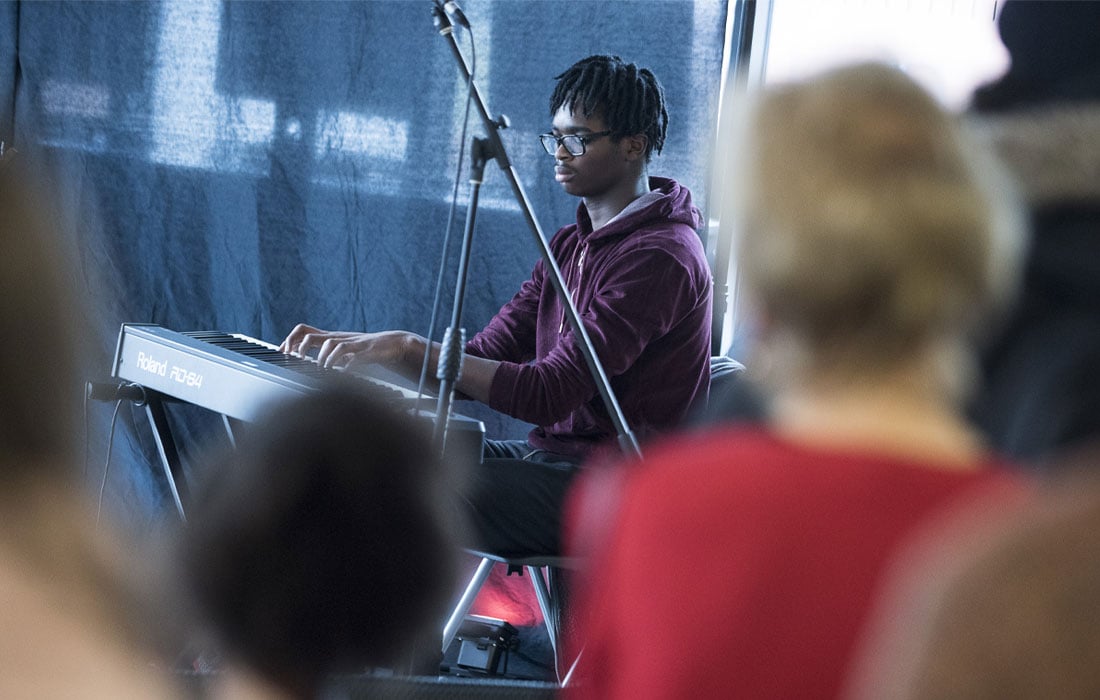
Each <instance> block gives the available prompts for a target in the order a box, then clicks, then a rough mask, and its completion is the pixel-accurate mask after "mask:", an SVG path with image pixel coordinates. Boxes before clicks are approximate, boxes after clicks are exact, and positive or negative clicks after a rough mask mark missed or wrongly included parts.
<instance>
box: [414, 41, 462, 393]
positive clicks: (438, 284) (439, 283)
mask: <svg viewBox="0 0 1100 700" xmlns="http://www.w3.org/2000/svg"><path fill="white" fill-rule="evenodd" d="M466 34H467V35H468V36H469V37H470V77H469V78H468V79H467V81H466V109H465V112H464V114H463V117H462V133H461V135H460V136H459V152H458V167H457V168H456V169H455V182H454V188H453V189H452V190H451V206H450V210H449V211H448V213H447V228H446V231H445V232H444V234H443V252H442V255H441V256H440V260H439V274H438V275H437V276H436V281H435V298H434V299H433V300H432V313H431V317H430V319H429V320H428V334H427V343H426V344H425V346H424V360H423V362H422V363H421V365H420V381H419V383H418V384H417V387H416V406H415V408H414V410H415V413H417V414H419V413H420V402H421V400H422V399H423V398H424V384H425V382H426V381H427V378H428V364H429V362H430V361H431V354H432V337H433V336H434V335H435V330H436V328H435V326H436V321H437V318H438V315H439V304H440V299H441V297H442V295H443V273H444V272H445V271H446V267H447V251H448V250H449V249H450V247H451V230H452V228H453V226H454V220H455V209H456V208H457V203H458V188H459V184H460V183H461V182H462V166H463V164H464V162H465V157H466V131H467V129H468V128H469V124H470V103H471V101H472V99H473V94H474V74H475V73H476V72H477V45H476V44H475V43H474V35H473V32H470V31H467V32H466Z"/></svg>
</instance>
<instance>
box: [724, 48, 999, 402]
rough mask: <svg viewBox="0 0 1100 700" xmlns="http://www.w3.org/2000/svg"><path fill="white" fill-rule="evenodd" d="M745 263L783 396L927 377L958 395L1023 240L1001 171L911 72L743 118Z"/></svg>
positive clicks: (775, 95)
mask: <svg viewBox="0 0 1100 700" xmlns="http://www.w3.org/2000/svg"><path fill="white" fill-rule="evenodd" d="M747 119H748V132H747V133H749V134H751V135H752V136H751V138H748V139H745V140H744V148H745V151H744V152H743V153H742V158H743V162H742V163H741V169H740V174H741V178H740V181H739V182H738V187H737V190H736V191H737V193H738V195H739V199H738V201H737V203H736V205H735V207H736V209H735V210H736V211H739V212H740V213H739V216H740V217H741V220H740V221H739V222H738V223H739V229H740V230H739V235H740V240H739V257H738V264H739V266H740V269H741V271H742V272H741V274H742V276H743V277H742V279H743V282H744V285H745V288H746V290H747V294H748V296H749V303H750V305H751V306H752V307H753V309H754V311H755V312H756V314H758V316H759V319H758V320H759V322H760V323H761V326H762V341H763V344H762V347H761V348H760V349H759V352H758V354H759V355H760V356H761V358H760V359H761V360H762V361H763V362H764V363H765V364H766V365H767V367H768V376H767V379H768V381H769V383H771V384H772V386H773V387H774V388H777V389H782V388H784V387H787V386H793V385H799V384H803V385H810V386H812V385H815V384H816V385H819V386H826V385H828V384H829V383H832V384H836V383H837V382H839V383H841V384H845V385H846V384H850V383H856V384H858V383H875V382H877V381H880V380H882V379H884V378H889V377H891V376H892V375H896V374H897V373H899V372H905V373H911V372H914V371H915V372H916V373H917V375H919V376H921V377H922V381H924V382H927V383H928V384H929V386H931V387H934V389H935V390H938V391H940V392H946V393H947V394H948V395H950V396H952V397H954V398H958V397H959V395H960V394H961V393H962V392H963V391H964V389H965V388H966V387H967V383H968V376H967V363H966V362H965V361H964V360H965V357H966V353H965V352H963V351H964V350H966V349H967V346H968V344H969V341H970V340H971V339H972V336H973V334H974V332H975V331H977V330H978V329H979V328H980V326H981V325H982V323H983V322H984V321H986V320H987V319H988V316H989V315H990V313H991V312H992V311H993V310H995V309H996V308H998V307H999V306H1001V305H1002V304H1003V302H1005V300H1006V299H1007V298H1008V297H1009V295H1010V292H1011V291H1012V287H1013V284H1014V281H1015V279H1016V275H1015V272H1016V267H1017V259H1018V257H1019V252H1020V251H1019V248H1020V245H1021V237H1020V235H1019V228H1018V223H1017V219H1018V216H1017V214H1016V211H1015V206H1014V205H1012V204H1011V200H1010V199H1008V198H1007V197H1005V196H1004V195H1002V194H1000V193H999V189H998V188H999V187H1000V186H1001V185H1002V183H1001V182H999V181H994V180H993V179H992V178H991V173H992V172H994V171H993V169H991V168H988V167H987V166H986V164H985V162H984V159H983V158H982V157H981V156H980V154H978V153H977V152H975V150H974V149H972V148H971V147H970V146H969V145H968V144H967V143H966V142H965V141H964V137H963V133H962V132H961V130H960V127H959V125H958V124H957V123H956V118H955V117H954V116H953V115H951V114H949V113H948V112H946V111H945V110H944V109H943V108H942V107H941V106H940V105H939V104H938V103H937V102H936V101H935V100H934V99H933V98H932V97H931V96H930V95H929V94H928V93H927V92H926V91H925V90H923V89H921V88H920V87H919V86H918V85H917V84H915V83H914V82H913V81H912V80H911V79H910V78H908V77H907V76H905V75H904V74H903V73H902V72H900V71H898V70H894V69H892V68H889V67H886V66H883V65H877V64H864V65H857V66H852V67H846V68H841V69H838V70H834V71H831V72H829V73H827V74H825V75H823V76H821V77H819V78H818V79H815V80H812V81H807V82H804V83H799V84H794V85H790V86H779V87H776V88H774V89H772V90H769V92H768V93H766V97H764V98H763V99H761V100H760V101H759V102H758V103H757V104H756V105H755V107H754V108H752V109H751V111H750V112H749V114H748V115H747Z"/></svg>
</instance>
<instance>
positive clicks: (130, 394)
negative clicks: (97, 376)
mask: <svg viewBox="0 0 1100 700" xmlns="http://www.w3.org/2000/svg"><path fill="white" fill-rule="evenodd" d="M85 391H86V392H87V396H88V398H89V399H91V400H92V401H121V400H123V399H128V400H130V401H135V402H137V403H138V404H139V405H140V404H142V403H145V388H144V387H143V386H141V385H140V384H131V383H130V382H121V383H116V382H88V383H87V384H86V385H85Z"/></svg>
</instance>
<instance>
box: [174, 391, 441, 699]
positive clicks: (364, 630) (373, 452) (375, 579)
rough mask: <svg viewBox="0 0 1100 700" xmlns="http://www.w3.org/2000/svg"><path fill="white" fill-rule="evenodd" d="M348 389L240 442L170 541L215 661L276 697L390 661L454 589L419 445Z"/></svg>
mask: <svg viewBox="0 0 1100 700" xmlns="http://www.w3.org/2000/svg"><path fill="white" fill-rule="evenodd" d="M411 421H412V419H411V418H410V417H408V416H407V415H405V414H400V413H397V412H394V411H392V410H391V409H390V408H389V407H386V406H383V405H382V404H380V403H377V402H376V401H375V400H374V399H372V398H368V397H367V396H365V395H364V394H363V393H362V392H361V391H359V390H358V389H357V388H354V387H352V386H350V385H345V384H343V383H341V384H333V385H332V386H329V387H328V388H327V389H326V390H325V391H322V392H320V393H318V394H315V395H311V396H307V397H303V398H300V399H296V400H294V401H292V402H289V403H286V404H283V405H280V406H277V407H275V408H274V410H272V411H271V412H270V414H269V415H268V416H267V417H266V418H265V419H263V420H261V421H259V422H258V423H256V424H255V425H253V426H251V430H250V431H249V432H246V433H244V434H243V436H242V439H241V440H240V441H239V443H238V447H237V450H236V452H235V453H232V454H227V455H225V456H224V457H223V458H221V459H220V460H217V461H215V462H214V463H213V464H210V465H208V466H209V468H210V474H211V477H212V478H211V479H210V480H209V481H208V482H207V483H206V488H205V490H204V492H203V494H202V497H201V498H200V499H198V500H197V502H196V503H195V505H194V507H193V508H192V515H191V517H190V519H189V525H188V527H187V528H186V530H185V531H184V532H183V533H182V535H181V536H182V538H183V539H182V542H181V555H182V556H181V563H182V566H183V571H184V576H185V578H186V579H187V583H188V584H189V585H190V587H191V588H192V589H193V590H194V592H195V595H196V598H197V603H198V605H199V607H200V608H201V609H202V610H203V611H204V612H205V614H206V616H207V617H208V618H209V621H210V623H211V625H212V627H213V632H214V634H215V635H216V636H218V637H220V639H221V641H222V644H223V646H224V652H225V659H226V661H227V662H231V663H233V664H235V665H236V666H238V667H242V666H243V668H244V669H246V670H247V671H249V672H251V674H252V675H253V676H254V677H256V676H258V677H259V678H261V679H263V680H264V681H265V682H266V683H267V684H268V685H269V686H272V687H275V688H277V689H280V690H281V691H282V692H284V693H285V694H286V695H288V696H298V697H310V696H312V695H313V694H314V693H315V692H317V690H318V686H319V684H320V683H322V682H323V680H324V678H325V676H326V675H327V674H329V673H332V672H339V671H355V670H360V671H361V670H363V669H366V668H368V667H375V666H382V667H385V666H387V665H388V664H390V663H391V662H395V661H401V660H404V659H403V655H405V654H408V653H409V651H410V647H409V645H410V644H411V643H412V642H413V639H414V637H415V636H417V635H418V634H419V633H421V632H423V631H424V629H425V625H426V624H427V623H428V622H431V621H434V620H437V619H442V613H443V609H442V607H441V606H442V605H443V604H444V603H445V602H446V601H445V598H446V596H448V595H449V594H450V593H451V591H452V587H453V581H452V568H453V559H454V557H455V554H456V551H457V549H456V544H455V541H456V540H455V539H454V538H455V537H456V533H455V528H454V524H453V522H452V519H451V518H452V516H453V511H452V510H451V509H450V508H448V507H447V506H446V503H445V497H444V493H445V489H444V484H443V483H442V478H443V470H442V469H441V465H440V463H439V460H437V459H436V458H435V457H434V456H433V451H432V448H431V439H430V435H429V434H426V433H425V432H424V431H423V430H422V429H421V428H422V426H421V425H419V424H414V423H412V422H411Z"/></svg>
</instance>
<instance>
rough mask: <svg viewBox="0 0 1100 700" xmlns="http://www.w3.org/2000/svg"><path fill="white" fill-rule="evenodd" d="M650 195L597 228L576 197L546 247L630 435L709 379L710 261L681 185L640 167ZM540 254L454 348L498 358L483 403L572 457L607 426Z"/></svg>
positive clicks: (692, 399)
mask: <svg viewBox="0 0 1100 700" xmlns="http://www.w3.org/2000/svg"><path fill="white" fill-rule="evenodd" d="M649 184H650V188H651V189H652V190H653V192H652V193H651V195H648V196H654V195H656V198H655V199H654V200H653V201H648V203H646V204H645V205H644V206H643V207H641V208H640V209H635V208H634V207H628V208H627V210H626V212H625V215H622V214H621V215H620V216H618V217H616V218H615V219H613V220H612V221H610V222H609V223H607V224H606V225H605V226H604V227H603V228H601V229H599V230H598V231H593V230H592V222H591V220H590V219H589V216H588V210H587V209H586V208H585V206H584V204H583V203H581V205H580V206H579V207H578V209H577V223H576V224H571V225H569V226H566V227H564V228H562V229H561V230H559V231H558V232H557V233H556V234H555V235H554V237H553V238H552V239H551V241H550V250H551V252H552V253H553V254H554V259H555V260H557V261H558V265H559V266H560V267H561V270H562V275H563V276H564V278H565V283H566V286H567V287H568V288H569V290H570V291H571V292H572V295H573V300H574V303H575V304H576V306H577V310H578V312H579V313H580V315H581V318H582V319H583V321H584V325H585V330H586V331H587V332H588V335H589V337H590V338H591V340H592V344H593V346H594V348H595V350H596V355H597V356H598V357H599V358H600V362H601V363H602V364H603V368H604V371H605V372H606V373H607V376H608V378H609V379H610V380H611V388H612V390H613V391H614V393H615V396H616V398H617V399H618V401H619V404H620V406H621V407H622V410H623V414H624V416H625V418H626V422H627V425H628V426H629V427H630V428H631V430H632V431H633V432H634V434H635V436H636V437H637V438H638V439H639V440H644V439H645V438H647V437H649V436H651V435H652V434H653V433H656V432H661V431H667V430H669V429H671V428H673V427H675V426H676V425H677V424H678V423H679V422H680V421H681V420H683V418H684V417H685V416H686V415H687V413H688V411H689V410H690V409H691V408H692V406H693V405H694V404H695V403H696V402H699V401H705V400H706V396H707V391H708V388H709V382H710V375H709V372H710V337H711V336H710V331H711V290H712V287H713V284H712V280H711V274H710V267H709V266H708V264H707V261H706V257H705V255H704V254H703V246H702V243H701V241H700V240H699V236H698V234H697V233H696V230H697V229H698V228H699V227H700V225H701V224H702V218H701V216H700V215H699V211H698V210H697V209H696V208H695V207H694V206H693V205H692V203H691V193H690V192H689V191H688V190H687V188H685V187H681V186H680V185H679V184H678V183H676V182H675V181H674V180H670V179H665V178H650V182H649ZM563 321H564V311H563V308H562V304H561V303H560V301H559V299H558V298H557V295H556V294H555V291H554V287H553V284H552V283H551V281H550V279H549V277H548V274H547V270H546V267H545V264H544V262H543V261H541V260H540V261H539V262H538V263H537V264H536V265H535V269H534V271H533V272H532V274H531V279H529V280H527V281H526V282H524V283H523V286H522V287H520V290H519V292H517V293H516V295H515V296H514V297H513V298H512V300H511V301H509V302H508V303H507V304H505V305H504V306H503V307H502V308H501V310H500V311H499V312H498V313H497V315H496V316H494V317H493V319H492V320H491V321H490V322H489V324H488V325H487V326H486V327H485V328H484V329H483V330H482V331H481V332H480V333H478V334H477V335H476V336H474V338H473V339H471V340H470V341H469V343H467V345H466V351H467V352H468V353H470V354H471V355H475V356H478V357H484V358H489V359H493V360H498V361H500V362H501V363H502V364H501V365H500V367H499V368H498V369H497V372H496V375H495V376H494V377H493V384H492V387H491V388H490V391H489V402H488V403H489V406H490V407H491V408H493V409H495V410H497V411H500V412H502V413H505V414H507V415H510V416H513V417H515V418H518V419H520V420H523V421H526V422H529V423H534V424H535V425H536V426H539V427H536V428H535V429H534V430H532V431H531V433H530V434H529V435H528V440H529V441H530V443H531V444H532V446H534V447H536V448H540V449H544V450H549V451H551V452H556V453H559V454H565V455H570V456H573V457H577V458H582V457H585V456H586V455H588V454H590V453H591V452H592V450H593V449H595V448H597V447H600V446H603V445H604V444H606V443H608V442H609V441H612V440H614V438H615V427H614V424H613V423H612V421H611V418H610V417H609V415H608V413H607V410H606V408H605V407H604V404H603V400H602V398H601V397H600V395H599V392H598V391H597V388H596V383H595V381H594V380H593V378H592V376H591V374H590V373H589V371H588V367H587V365H586V364H585V361H584V356H583V355H582V354H581V351H580V350H579V349H578V348H577V347H576V345H575V343H574V333H573V331H572V329H571V328H570V327H569V324H568V322H567V321H564V323H563Z"/></svg>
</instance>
